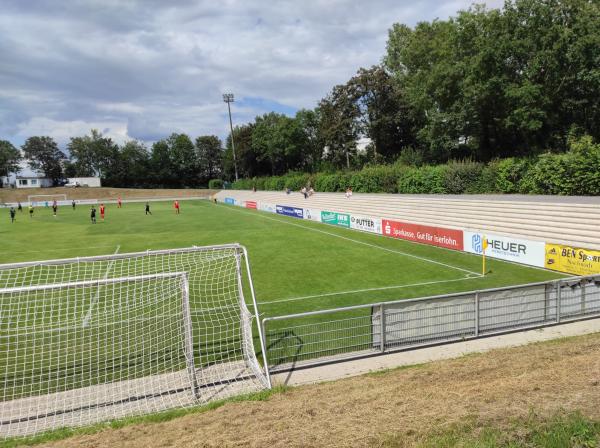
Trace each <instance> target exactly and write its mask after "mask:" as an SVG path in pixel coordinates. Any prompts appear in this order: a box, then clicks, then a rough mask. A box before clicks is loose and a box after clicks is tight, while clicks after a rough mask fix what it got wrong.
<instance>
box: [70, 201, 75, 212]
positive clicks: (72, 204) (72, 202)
mask: <svg viewBox="0 0 600 448" xmlns="http://www.w3.org/2000/svg"><path fill="white" fill-rule="evenodd" d="M71 207H73V210H75V199H73V200H72V201H71Z"/></svg>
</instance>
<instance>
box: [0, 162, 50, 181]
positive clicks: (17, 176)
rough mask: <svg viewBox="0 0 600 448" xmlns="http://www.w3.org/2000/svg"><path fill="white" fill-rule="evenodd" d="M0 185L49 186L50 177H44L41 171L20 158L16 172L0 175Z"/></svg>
mask: <svg viewBox="0 0 600 448" xmlns="http://www.w3.org/2000/svg"><path fill="white" fill-rule="evenodd" d="M2 185H3V186H4V187H11V188H42V187H51V186H52V179H49V178H47V177H45V176H44V174H43V173H42V172H40V171H38V170H34V169H32V168H31V167H30V166H29V162H28V161H27V160H21V162H19V169H18V170H17V172H16V173H8V176H2Z"/></svg>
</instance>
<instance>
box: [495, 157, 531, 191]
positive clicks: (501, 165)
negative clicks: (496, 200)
mask: <svg viewBox="0 0 600 448" xmlns="http://www.w3.org/2000/svg"><path fill="white" fill-rule="evenodd" d="M533 163H534V161H533V160H532V159H516V158H514V157H509V158H508V159H503V160H499V161H498V162H497V170H498V171H497V177H496V185H495V187H496V189H497V190H498V191H499V192H500V193H529V192H530V190H531V186H530V185H528V182H529V179H528V175H527V173H528V172H529V170H530V169H531V166H532V165H533Z"/></svg>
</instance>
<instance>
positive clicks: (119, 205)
mask: <svg viewBox="0 0 600 448" xmlns="http://www.w3.org/2000/svg"><path fill="white" fill-rule="evenodd" d="M117 208H121V196H119V199H117Z"/></svg>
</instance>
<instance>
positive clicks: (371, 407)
mask: <svg viewBox="0 0 600 448" xmlns="http://www.w3.org/2000/svg"><path fill="white" fill-rule="evenodd" d="M532 410H534V411H535V412H536V413H537V414H538V415H540V416H541V417H544V416H550V415H552V414H554V413H555V412H557V411H561V410H566V411H574V410H580V411H581V412H582V414H583V415H584V416H587V417H588V418H592V419H600V333H597V334H593V335H588V336H581V337H577V338H572V339H566V340H565V339H563V340H558V341H552V342H545V343H541V344H534V345H529V346H524V347H518V348H510V349H501V350H494V351H491V352H488V353H485V354H479V355H470V356H466V357H463V358H459V359H452V360H446V361H438V362H433V363H430V364H426V365H422V366H418V367H412V368H405V369H400V370H393V371H389V372H385V373H380V374H371V375H366V376H361V377H355V378H350V379H346V380H341V381H336V382H331V383H325V384H318V385H311V386H303V387H298V388H294V389H291V390H290V391H288V392H285V393H282V394H276V395H274V396H272V397H271V398H270V399H269V400H267V401H265V402H243V403H230V404H227V405H225V406H223V407H221V408H219V409H216V410H213V411H209V412H205V413H202V414H191V415H187V416H185V417H181V418H178V419H175V420H172V421H170V422H164V423H157V424H143V425H134V426H128V427H125V428H122V429H118V430H105V431H102V432H100V433H97V434H93V435H87V436H79V437H74V438H71V439H67V440H61V441H58V442H53V443H49V444H46V445H44V446H48V447H50V446H52V447H103V446H110V447H134V448H135V447H140V448H148V447H159V446H160V447H228V446H252V447H261V448H262V447H264V446H268V447H269V448H272V447H307V446H309V447H313V446H314V447H334V446H335V447H346V446H347V447H366V446H379V445H380V444H381V443H382V441H384V440H386V438H389V436H390V435H391V434H393V435H394V438H395V440H398V438H400V440H401V441H402V442H405V443H406V446H410V445H411V444H412V443H414V442H416V441H418V440H419V439H421V438H422V437H424V436H425V435H427V434H429V433H431V432H432V431H434V430H439V429H440V428H441V429H443V428H444V427H449V426H450V425H452V424H454V423H458V422H462V421H464V420H465V419H469V420H470V421H473V420H475V421H477V422H482V423H489V424H493V425H495V426H496V427H499V428H500V429H502V428H503V427H506V426H508V425H509V424H510V421H511V420H512V419H514V418H525V417H527V416H528V415H529V414H530V412H531V411H532Z"/></svg>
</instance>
